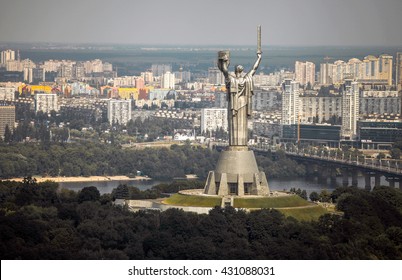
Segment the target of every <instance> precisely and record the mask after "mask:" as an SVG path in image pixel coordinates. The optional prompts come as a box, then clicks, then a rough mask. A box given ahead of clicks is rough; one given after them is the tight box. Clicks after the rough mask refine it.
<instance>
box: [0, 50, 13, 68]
mask: <svg viewBox="0 0 402 280" xmlns="http://www.w3.org/2000/svg"><path fill="white" fill-rule="evenodd" d="M10 60H15V51H13V50H5V51H2V52H1V61H0V63H1V64H3V65H5V64H6V63H7V61H10Z"/></svg>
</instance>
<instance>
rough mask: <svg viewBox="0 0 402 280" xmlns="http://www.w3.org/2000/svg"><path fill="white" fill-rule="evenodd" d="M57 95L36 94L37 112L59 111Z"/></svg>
mask: <svg viewBox="0 0 402 280" xmlns="http://www.w3.org/2000/svg"><path fill="white" fill-rule="evenodd" d="M57 101H58V99H57V94H56V93H36V94H35V112H39V111H42V112H44V113H50V112H51V111H56V112H58V111H59V107H58V104H57Z"/></svg>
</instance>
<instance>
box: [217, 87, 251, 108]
mask: <svg viewBox="0 0 402 280" xmlns="http://www.w3.org/2000/svg"><path fill="white" fill-rule="evenodd" d="M214 95H215V107H216V108H227V107H228V96H227V93H226V91H216V92H215V94H214ZM253 100H254V98H253Z"/></svg>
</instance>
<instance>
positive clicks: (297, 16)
mask: <svg viewBox="0 0 402 280" xmlns="http://www.w3.org/2000/svg"><path fill="white" fill-rule="evenodd" d="M1 7H2V8H1V9H0V41H1V42H27V43H30V42H32V43H33V42H58V43H89V44H98V43H99V44H101V43H111V44H145V45H161V44H166V45H202V46H205V45H211V44H214V45H253V44H254V43H256V30H255V29H256V26H257V25H262V44H263V46H268V45H271V46H272V45H289V46H303V45H306V46H310V45H311V46H319V45H326V46H329V45H333V46H340V45H347V46H357V45H373V46H378V45H388V46H402V36H400V35H401V31H400V28H399V27H400V26H402V18H401V17H400V16H399V12H400V11H401V10H402V2H401V1H397V0H385V1H378V0H369V1H364V0H352V1H336V2H334V1H328V0H324V1H319V0H309V1H295V0H286V1H280V2H272V1H262V0H250V1H247V2H243V1H226V0H225V1H219V2H216V1H212V0H205V1H199V2H193V1H183V0H172V1H160V0H154V1H141V2H138V1H127V0H117V1H114V2H113V4H109V3H107V2H105V1H94V0H89V1H85V2H79V3H78V2H77V1H76V0H72V1H69V2H68V3H67V2H65V3H64V2H60V1H57V2H56V3H55V1H49V0H37V1H32V2H25V1H21V0H17V1H7V2H6V3H2V4H1ZM75 7H77V8H75ZM38 15H41V16H38ZM76 19H77V20H76ZM78 19H79V20H78ZM28 27H29V28H28ZM220 31H222V32H220ZM223 34H230V36H222V35H223Z"/></svg>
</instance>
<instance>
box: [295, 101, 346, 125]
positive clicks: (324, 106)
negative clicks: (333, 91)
mask: <svg viewBox="0 0 402 280" xmlns="http://www.w3.org/2000/svg"><path fill="white" fill-rule="evenodd" d="M300 108H301V112H300V119H301V122H302V123H323V122H329V121H330V120H331V118H339V117H340V116H341V111H342V110H341V108H342V100H341V97H340V96H338V95H333V96H301V97H300Z"/></svg>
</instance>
